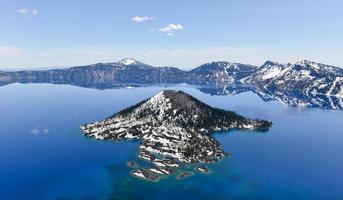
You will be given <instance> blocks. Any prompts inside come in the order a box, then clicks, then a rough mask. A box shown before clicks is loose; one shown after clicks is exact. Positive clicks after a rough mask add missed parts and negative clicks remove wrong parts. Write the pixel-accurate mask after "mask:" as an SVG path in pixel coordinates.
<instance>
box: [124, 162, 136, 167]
mask: <svg viewBox="0 0 343 200" xmlns="http://www.w3.org/2000/svg"><path fill="white" fill-rule="evenodd" d="M126 164H127V166H128V167H132V168H134V167H137V163H136V162H135V161H129V162H127V163H126Z"/></svg>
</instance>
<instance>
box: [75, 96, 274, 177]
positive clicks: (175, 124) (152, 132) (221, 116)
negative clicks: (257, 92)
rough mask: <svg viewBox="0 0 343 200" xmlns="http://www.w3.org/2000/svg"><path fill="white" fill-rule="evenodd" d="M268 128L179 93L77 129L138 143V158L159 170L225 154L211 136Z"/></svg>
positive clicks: (99, 137)
mask: <svg viewBox="0 0 343 200" xmlns="http://www.w3.org/2000/svg"><path fill="white" fill-rule="evenodd" d="M270 126H271V122H268V121H265V120H252V119H247V118H245V117H243V116H241V115H238V114H236V113H235V112H231V111H225V110H222V109H218V108H213V107H211V106H209V105H206V104H205V103H202V102H200V101H199V100H197V99H195V98H194V97H192V96H191V95H189V94H186V93H184V92H181V91H172V90H167V91H163V92H160V93H159V94H157V95H155V96H154V97H152V98H150V99H147V100H144V101H142V102H140V103H138V104H136V105H134V106H132V107H129V108H127V109H124V110H122V111H120V112H118V113H116V114H115V115H113V116H111V117H109V118H108V119H106V120H103V121H99V122H95V123H92V124H86V125H83V126H81V128H82V130H83V131H84V133H85V135H87V136H90V137H94V138H96V139H99V140H109V139H110V140H122V139H140V140H141V141H142V142H141V144H140V147H139V149H140V153H139V157H140V158H142V159H145V160H148V161H149V162H151V163H153V164H154V165H155V166H157V167H160V168H161V167H162V168H166V167H168V168H173V167H179V166H181V165H184V164H185V163H199V162H200V163H212V162H216V161H218V160H220V159H221V158H223V157H225V156H226V155H228V154H227V153H225V152H224V151H223V150H222V149H221V148H220V144H219V142H218V141H216V140H215V139H214V138H213V137H212V135H211V133H212V132H215V131H226V130H230V129H236V128H240V129H249V130H257V131H259V130H260V131H264V130H267V129H268V128H269V127H270ZM141 173H143V172H141ZM136 174H138V175H139V174H140V173H139V172H136Z"/></svg>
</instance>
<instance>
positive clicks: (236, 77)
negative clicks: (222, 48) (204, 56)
mask: <svg viewBox="0 0 343 200" xmlns="http://www.w3.org/2000/svg"><path fill="white" fill-rule="evenodd" d="M256 68H257V67H255V66H253V65H246V64H240V63H230V62H224V61H222V62H211V63H206V64H204V65H201V66H199V67H197V68H195V69H193V70H192V71H190V73H189V76H190V77H191V79H192V80H193V81H194V82H195V83H197V84H228V83H235V82H239V81H240V80H241V79H243V78H245V77H247V76H249V75H251V74H252V72H253V71H254V70H255V69H256Z"/></svg>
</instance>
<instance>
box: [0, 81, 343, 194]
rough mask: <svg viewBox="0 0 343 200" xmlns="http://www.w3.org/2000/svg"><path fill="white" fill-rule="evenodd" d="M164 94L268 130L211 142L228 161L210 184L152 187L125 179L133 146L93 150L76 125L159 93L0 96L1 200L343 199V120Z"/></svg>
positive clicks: (18, 92)
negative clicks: (261, 123)
mask: <svg viewBox="0 0 343 200" xmlns="http://www.w3.org/2000/svg"><path fill="white" fill-rule="evenodd" d="M171 88H172V89H181V90H184V91H186V92H188V93H190V94H192V95H194V96H195V97H197V98H199V99H200V100H202V101H204V102H206V103H208V104H210V105H212V106H216V107H220V108H224V109H229V110H234V111H237V112H239V113H241V114H243V115H245V116H249V117H256V118H263V119H268V120H272V121H273V123H274V124H273V128H272V129H271V130H270V131H268V132H266V133H255V132H245V131H238V130H235V131H231V132H228V133H216V138H217V139H218V140H219V141H220V143H221V144H222V146H223V148H224V149H225V150H226V151H227V152H230V153H232V156H231V157H229V158H226V159H224V160H222V161H221V162H219V163H216V164H211V165H208V167H209V168H210V169H211V171H212V173H211V174H208V175H204V174H199V173H196V172H195V173H194V176H192V177H189V178H187V179H184V180H177V179H176V178H175V176H171V177H166V178H163V179H162V180H161V181H160V182H158V183H152V182H146V181H143V180H139V179H136V178H133V177H131V176H130V175H129V172H130V170H131V169H129V168H128V167H126V162H127V161H129V160H136V159H137V158H136V156H137V148H138V144H139V142H138V141H120V142H111V141H95V140H93V139H90V138H87V137H84V136H83V135H82V133H81V132H80V130H79V125H80V124H83V123H87V122H93V121H96V120H99V119H103V118H105V117H107V116H109V115H111V114H112V113H114V112H116V111H119V110H120V109H122V108H125V107H127V106H130V105H132V104H134V103H136V102H138V101H140V100H142V99H145V98H148V97H150V96H153V95H154V94H156V93H157V92H159V91H161V90H163V89H165V88H163V87H158V86H155V87H145V88H136V89H134V90H124V89H114V90H95V89H85V88H78V87H73V86H63V85H50V84H25V85H22V84H13V85H8V86H4V87H0V96H1V98H0V110H1V112H0V162H1V164H0V199H143V198H145V199H175V198H179V199H187V198H188V199H342V198H343V173H342V169H343V157H342V156H341V155H340V154H341V153H342V152H343V145H342V143H343V132H342V128H341V127H342V122H343V112H342V111H324V110H319V109H299V108H290V107H287V106H285V105H282V104H280V103H279V102H263V101H262V100H261V99H260V98H259V97H258V96H256V95H255V94H252V93H243V94H239V95H235V96H209V95H207V94H204V93H201V92H200V91H198V90H197V89H195V88H192V87H187V86H180V85H179V86H172V87H171ZM169 89H170V88H169ZM138 161H139V160H138ZM139 162H140V163H139V164H140V165H148V163H144V162H143V161H139Z"/></svg>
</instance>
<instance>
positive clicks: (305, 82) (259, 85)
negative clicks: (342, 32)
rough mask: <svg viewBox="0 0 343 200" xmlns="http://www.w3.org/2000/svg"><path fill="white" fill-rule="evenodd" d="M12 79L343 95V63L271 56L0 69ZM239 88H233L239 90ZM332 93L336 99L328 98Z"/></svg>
mask: <svg viewBox="0 0 343 200" xmlns="http://www.w3.org/2000/svg"><path fill="white" fill-rule="evenodd" d="M11 83H53V84H69V85H75V86H80V87H87V88H97V89H107V88H120V87H126V86H142V85H147V84H178V83H187V84H195V85H209V86H214V87H216V88H228V89H229V88H232V86H233V85H237V84H245V85H247V86H245V87H240V88H237V89H243V90H245V91H246V90H250V88H253V91H257V92H256V93H257V94H260V95H261V96H268V98H270V97H272V96H274V97H275V99H282V100H281V101H282V102H287V103H288V104H290V105H297V102H299V105H302V106H303V105H305V106H317V105H324V107H325V108H329V109H330V108H334V109H340V108H342V105H341V102H342V99H343V69H341V68H338V67H333V66H329V65H325V64H320V63H315V62H311V61H307V60H304V61H301V62H297V63H295V64H289V63H288V64H279V63H277V62H272V61H267V62H266V63H264V64H263V65H262V66H260V67H256V66H253V65H247V64H240V63H230V62H224V61H222V62H210V63H206V64H203V65H201V66H199V67H197V68H195V69H193V70H191V71H183V70H180V69H178V68H175V67H154V66H151V65H147V64H145V63H142V62H140V61H137V60H135V59H133V58H125V59H122V60H120V61H119V62H113V63H97V64H92V65H85V66H77V67H71V68H68V69H53V70H23V71H15V72H0V85H7V84H11ZM230 85H231V86H230ZM246 88H248V89H246ZM237 89H234V90H233V91H232V92H231V94H235V93H237ZM205 90H206V89H204V91H205ZM229 90H230V89H229ZM218 92H219V91H218ZM222 93H226V94H229V93H230V92H229V91H228V90H227V91H222ZM266 94H267V95H266ZM328 97H329V98H328ZM326 99H328V100H329V101H330V102H322V101H324V100H326ZM328 105H329V106H328ZM330 105H332V106H330Z"/></svg>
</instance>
